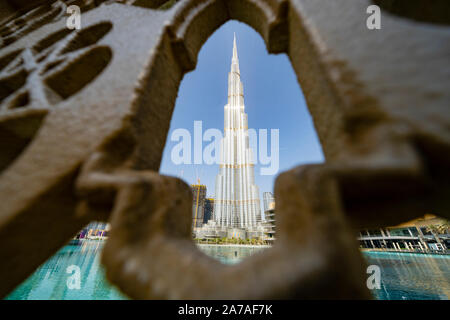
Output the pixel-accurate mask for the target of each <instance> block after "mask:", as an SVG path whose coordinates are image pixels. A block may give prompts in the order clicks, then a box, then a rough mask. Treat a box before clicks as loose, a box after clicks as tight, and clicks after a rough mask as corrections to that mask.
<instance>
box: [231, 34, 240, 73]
mask: <svg viewBox="0 0 450 320" xmlns="http://www.w3.org/2000/svg"><path fill="white" fill-rule="evenodd" d="M231 71H233V72H237V73H240V72H239V57H238V53H237V45H236V33H234V35H233V58H232V59H231Z"/></svg>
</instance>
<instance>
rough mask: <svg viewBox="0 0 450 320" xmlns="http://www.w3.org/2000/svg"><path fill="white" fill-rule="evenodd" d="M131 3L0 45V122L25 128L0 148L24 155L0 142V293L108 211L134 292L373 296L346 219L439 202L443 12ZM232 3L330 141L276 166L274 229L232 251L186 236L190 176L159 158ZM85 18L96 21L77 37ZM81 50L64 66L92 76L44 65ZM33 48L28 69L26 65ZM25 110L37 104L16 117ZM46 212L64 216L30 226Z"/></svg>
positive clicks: (210, 1)
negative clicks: (17, 141) (372, 24)
mask: <svg viewBox="0 0 450 320" xmlns="http://www.w3.org/2000/svg"><path fill="white" fill-rule="evenodd" d="M137 2H139V1H136V3H134V2H133V4H135V6H129V5H124V4H110V5H106V4H105V5H102V6H99V7H97V8H95V9H93V10H90V11H89V12H86V13H84V14H83V16H82V18H83V23H84V27H83V28H84V29H82V30H81V31H80V32H79V33H75V32H68V31H59V33H58V30H64V29H63V28H64V21H62V20H59V21H57V22H55V23H52V24H42V26H41V27H40V28H37V29H34V30H33V31H30V32H28V34H26V35H24V36H23V37H18V38H17V39H16V40H15V41H14V42H12V43H11V44H9V45H7V46H6V47H4V48H3V49H1V50H0V57H1V58H0V67H1V68H2V69H1V70H2V74H4V75H5V76H6V75H7V74H9V75H10V76H11V77H12V75H14V76H15V77H16V78H13V79H11V78H8V77H6V79H8V80H7V82H6V83H8V86H6V87H2V89H1V90H0V94H1V97H2V104H1V109H0V128H1V130H3V131H6V132H13V133H14V134H15V135H17V136H19V137H25V140H27V142H29V143H28V144H27V145H25V146H24V147H23V148H21V149H20V148H19V149H20V150H19V152H17V151H16V150H15V149H14V148H16V146H13V145H14V144H8V143H7V140H8V139H6V140H5V141H6V144H5V142H3V146H4V147H2V153H3V151H4V150H5V152H6V153H5V154H11V155H17V154H20V156H18V157H16V156H8V157H9V158H8V157H7V158H8V159H9V160H8V161H5V160H3V158H2V163H5V164H6V165H2V167H3V172H2V173H1V175H0V202H1V203H2V204H3V207H2V211H1V214H0V242H1V243H3V245H2V246H1V247H0V258H1V259H2V261H4V262H5V263H2V264H1V265H0V282H1V283H2V287H1V288H0V294H1V295H5V294H6V293H7V292H9V291H10V290H12V289H13V288H14V286H16V285H17V284H19V283H20V282H21V281H23V280H24V279H25V278H26V276H27V275H29V274H30V273H31V272H32V271H33V270H34V269H35V268H36V267H37V266H38V265H39V264H40V263H42V262H43V261H45V259H47V258H48V257H49V256H50V255H51V254H52V253H54V252H55V251H56V250H57V249H58V248H59V247H61V246H62V245H63V244H64V243H65V242H66V241H67V240H68V239H69V238H70V237H71V236H72V235H73V234H74V233H75V232H76V231H77V230H78V229H80V228H81V227H82V226H83V225H84V224H86V223H88V222H89V221H92V220H99V219H101V220H108V219H109V220H110V221H111V224H112V230H111V235H110V238H109V239H108V241H107V243H106V246H105V250H104V254H103V258H102V261H103V263H104V265H105V267H106V271H107V276H108V278H109V279H110V280H111V281H113V282H114V283H115V284H117V285H118V286H119V287H120V288H121V289H122V291H124V292H125V293H126V294H128V295H129V296H131V297H133V298H198V299H205V298H256V299H258V298H368V297H369V293H368V291H367V288H366V287H365V281H364V262H363V260H362V258H361V256H360V254H359V252H358V249H357V246H356V241H355V239H354V230H353V229H354V228H359V227H361V226H364V227H370V226H382V225H388V224H395V223H399V222H402V221H405V220H408V219H411V218H414V217H416V216H419V215H422V214H424V213H425V212H424V210H427V211H433V212H436V213H438V214H442V215H444V216H447V217H448V216H449V215H448V212H450V211H449V210H448V207H449V201H448V200H447V199H449V194H448V193H449V179H448V178H449V177H448V174H446V172H449V170H448V164H449V163H450V161H449V160H450V148H449V146H450V133H449V130H448V127H449V123H450V119H449V118H450V114H449V112H448V106H449V105H450V103H449V102H450V93H449V92H448V87H449V81H450V80H449V79H450V77H449V70H448V68H446V67H445V66H446V65H447V60H448V56H449V51H450V49H449V45H448V44H449V43H450V41H449V40H450V31H449V28H448V27H447V26H445V25H425V24H423V23H420V22H411V21H410V20H406V19H404V18H399V17H397V16H391V15H385V16H383V29H382V30H383V31H382V32H376V31H369V30H367V28H366V27H365V26H366V24H365V19H366V15H365V12H366V8H367V6H368V5H370V4H372V2H371V1H369V0H364V1H361V0H348V1H345V2H339V3H337V2H334V1H323V2H322V1H321V2H318V1H314V0H289V1H288V0H239V1H238V0H230V1H222V0H201V1H179V2H178V3H176V4H174V5H173V6H172V7H170V8H169V9H168V10H165V11H163V10H153V9H150V8H159V7H160V5H161V3H159V2H158V3H156V2H152V1H149V2H148V4H144V5H143V4H142V3H139V4H138V3H137ZM144 2H145V1H144ZM49 3H50V2H49ZM126 3H128V2H126ZM138 5H139V6H138ZM167 6H169V5H167ZM229 19H238V20H240V21H243V22H245V23H247V24H249V25H250V26H252V27H254V28H255V29H256V30H257V31H258V32H259V33H260V34H261V36H262V37H263V38H264V40H265V42H266V44H267V48H268V50H269V51H270V52H273V53H275V52H276V53H280V52H285V53H286V54H288V56H289V58H290V60H291V63H292V66H293V68H294V70H295V72H296V74H297V76H298V80H299V82H300V83H301V85H302V88H303V91H304V94H305V97H306V99H307V102H308V106H309V109H310V111H311V113H312V115H313V118H314V123H315V126H316V129H317V132H318V134H319V137H320V140H321V143H322V145H323V148H324V152H325V154H326V158H327V162H326V164H324V165H321V166H302V167H299V168H296V169H293V170H291V171H289V172H286V173H283V174H281V175H280V176H279V177H278V179H277V182H276V190H275V197H276V201H277V216H278V217H279V221H277V223H279V225H278V226H277V228H278V230H279V231H278V234H279V235H280V238H279V240H278V241H277V243H276V244H275V245H274V247H273V248H271V249H269V250H267V251H266V252H264V253H262V254H259V255H256V256H254V257H251V258H249V259H247V260H245V261H244V262H243V263H241V264H239V265H236V266H224V265H220V264H219V263H218V262H216V261H214V260H212V259H210V258H208V257H206V256H205V255H203V254H202V253H200V252H199V251H198V250H197V249H196V247H195V246H194V245H193V244H192V242H191V241H190V239H189V238H190V235H191V233H190V231H189V228H190V218H191V212H190V210H191V208H192V206H191V203H190V201H191V199H192V196H191V195H190V194H189V188H188V187H187V186H186V185H185V184H184V183H183V182H182V181H180V180H178V179H176V178H170V177H163V176H160V175H158V174H157V171H158V169H159V163H160V161H161V155H162V151H163V148H164V142H165V139H166V135H167V132H168V129H169V124H170V118H171V115H172V110H173V106H174V103H175V98H176V94H177V90H178V86H179V83H180V81H181V79H182V77H183V75H184V74H185V73H186V72H187V71H190V70H192V69H193V68H194V67H195V64H196V57H197V54H198V52H199V50H200V48H201V46H202V44H203V43H204V41H206V39H207V38H208V37H209V36H210V35H211V34H212V32H213V31H214V30H215V29H217V28H218V27H220V25H222V24H223V23H224V22H226V21H227V20H229ZM102 26H103V27H102ZM106 26H110V27H108V28H107V29H108V30H106ZM100 27H102V28H105V29H101V28H100ZM88 28H100V29H97V32H94V35H97V36H94V37H93V38H91V37H86V38H85V39H84V40H82V39H83V38H81V41H79V42H78V41H77V42H76V43H75V44H73V46H71V45H70V39H71V38H72V37H76V35H78V36H81V35H82V34H83V30H94V29H88ZM99 30H100V31H99ZM102 30H103V31H102ZM89 34H92V33H89ZM39 44H41V45H39ZM52 44H53V45H52ZM41 46H42V50H40V51H39V50H37V51H36V48H38V49H39V48H41ZM30 48H32V49H30ZM46 48H47V49H46ZM64 48H65V49H64ZM67 48H77V49H79V50H77V51H73V52H67V51H65V50H67ZM83 48H84V49H83ZM102 48H103V49H102ZM33 50H34V51H33ZM96 50H97V51H96ZM98 50H110V51H108V52H110V54H106V51H102V52H99V51H98ZM47 51H48V52H47ZM69 51H70V50H69ZM57 52H63V53H64V55H62V56H58V54H57ZM92 52H94V53H95V56H98V57H101V59H98V60H96V59H89V61H87V62H86V64H81V65H79V69H75V70H72V71H73V72H75V74H77V73H78V72H81V71H83V72H84V71H86V72H87V74H91V75H92V76H88V77H87V78H83V77H80V78H76V79H75V81H74V83H70V81H69V82H67V81H68V80H70V79H67V77H68V76H67V75H64V73H63V75H60V76H59V77H56V78H55V79H54V81H53V82H52V81H51V80H48V79H49V78H50V79H51V74H52V73H58V72H59V70H70V66H71V65H74V63H76V61H79V60H82V58H81V57H83V56H86V55H87V54H89V53H91V54H92ZM46 53H47V54H48V56H47V57H48V58H46V57H44V56H45V54H46ZM75 54H77V57H80V58H78V60H77V58H75V57H74V56H72V55H75ZM24 55H25V56H24ZM40 55H42V57H43V58H42V59H43V60H41V62H39V63H37V64H36V65H37V66H38V67H36V68H38V69H39V70H40V71H39V72H37V71H30V70H38V69H30V68H28V67H25V66H26V65H27V60H26V59H28V61H37V60H39V58H40V57H41V56H40ZM20 57H22V58H23V57H28V58H25V59H22V60H24V61H21V60H20ZM50 57H51V58H50ZM89 62H90V63H89ZM21 63H23V64H24V65H25V66H24V67H22V66H21ZM64 66H66V67H65V68H64ZM20 70H24V71H20ZM88 71H89V72H88ZM8 72H9V73H8ZM21 72H22V73H21ZM32 74H36V78H37V79H38V80H39V81H37V80H36V82H34V83H36V84H33V82H32V81H31V80H30V77H31V75H32ZM71 74H72V73H71ZM37 75H39V76H37ZM80 79H84V80H80ZM2 81H5V80H2ZM62 81H66V82H67V83H66V82H64V85H63V82H62ZM29 84H30V86H28V85H29ZM42 84H44V85H42ZM45 87H49V88H50V89H51V91H46V90H43V88H45ZM4 88H5V89H4ZM38 89H39V90H40V91H41V92H42V91H44V93H43V94H41V95H40V96H35V95H33V94H31V93H32V92H33V90H38ZM52 92H54V93H52ZM26 93H28V99H27V94H26ZM37 97H41V100H39V98H37ZM33 106H39V107H38V108H34V107H33ZM14 107H16V108H14ZM20 112H23V115H24V118H26V119H31V120H30V121H29V122H28V123H27V122H22V123H21V122H16V121H15V120H14V119H13V118H14V117H16V116H18V115H19V114H20ZM13 114H14V117H12V116H11V115H13ZM44 117H45V121H43V118H44ZM37 129H39V130H37ZM3 131H2V133H3ZM4 136H5V135H3V134H2V137H4ZM169 195H170V196H169ZM49 225H50V226H51V227H52V228H54V229H55V230H58V232H56V234H55V233H53V234H51V235H43V234H42V233H41V232H39V229H40V228H41V227H42V226H46V228H48V227H49ZM310 240H311V241H310ZM313 242H314V243H316V244H317V246H312V245H311V243H313ZM260 265H264V268H259V266H260ZM252 269H253V271H255V270H256V271H257V272H250V270H252ZM219 289H220V290H219Z"/></svg>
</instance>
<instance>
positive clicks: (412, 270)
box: [6, 240, 450, 300]
mask: <svg viewBox="0 0 450 320" xmlns="http://www.w3.org/2000/svg"><path fill="white" fill-rule="evenodd" d="M102 246H103V242H102V241H95V240H93V241H90V240H83V241H80V242H79V243H78V245H74V244H71V245H67V246H65V247H64V248H62V249H61V250H60V251H58V252H57V253H56V254H55V255H54V256H53V257H51V258H50V259H49V260H48V261H47V262H45V263H44V264H43V265H42V266H41V267H40V268H39V269H37V270H36V272H35V273H34V274H32V275H31V276H30V277H29V278H28V279H27V280H26V281H24V282H23V283H22V284H21V285H20V286H19V287H17V288H16V289H15V290H14V291H13V292H12V293H11V294H10V295H9V296H8V297H7V298H6V299H11V300H20V299H29V300H31V299H44V300H46V299H64V300H73V299H83V300H96V299H101V300H110V299H126V297H125V296H124V295H122V294H121V293H120V292H119V291H118V290H117V289H115V288H114V287H113V286H112V285H111V284H109V283H108V282H107V281H106V279H105V276H104V272H103V268H102V267H101V266H100V263H99V260H100V252H101V249H102ZM200 248H201V250H203V251H204V252H205V253H206V254H208V255H210V256H212V257H215V258H217V259H218V260H219V261H221V262H222V263H237V262H239V261H240V260H242V259H243V258H245V257H247V256H249V255H251V254H253V253H254V252H257V251H259V250H263V249H264V248H260V247H243V246H213V245H210V246H209V245H201V246H200ZM363 254H364V256H365V258H366V259H367V262H368V264H369V265H372V264H375V265H378V266H379V267H380V269H381V289H379V290H373V291H372V292H373V294H374V296H375V298H377V299H387V300H410V299H445V300H448V299H449V298H450V257H449V256H436V255H423V254H411V253H384V252H364V253H363ZM71 265H76V266H78V267H79V268H80V271H81V272H80V276H81V284H80V289H69V288H68V285H67V281H68V279H69V277H70V276H71V275H72V274H73V272H74V271H71V273H67V267H69V266H71Z"/></svg>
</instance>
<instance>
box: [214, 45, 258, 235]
mask: <svg viewBox="0 0 450 320" xmlns="http://www.w3.org/2000/svg"><path fill="white" fill-rule="evenodd" d="M244 109H245V106H244V89H243V86H242V82H241V76H240V71H239V60H238V54H237V48H236V36H235V37H234V42H233V58H232V59H231V71H230V73H229V74H228V103H227V104H226V105H225V111H224V113H225V115H224V137H223V139H222V141H221V148H220V168H219V173H218V175H217V177H216V192H215V193H216V199H215V201H214V215H215V220H216V223H217V224H218V225H219V226H224V227H234V228H251V227H255V226H256V225H257V223H258V222H260V221H261V209H260V202H259V190H258V187H257V186H256V185H255V176H254V164H253V162H252V159H253V154H252V150H251V149H250V147H249V136H248V122H247V114H246V113H245V112H244Z"/></svg>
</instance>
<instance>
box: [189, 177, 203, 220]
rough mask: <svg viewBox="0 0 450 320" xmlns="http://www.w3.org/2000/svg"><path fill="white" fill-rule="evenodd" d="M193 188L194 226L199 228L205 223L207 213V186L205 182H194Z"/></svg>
mask: <svg viewBox="0 0 450 320" xmlns="http://www.w3.org/2000/svg"><path fill="white" fill-rule="evenodd" d="M191 189H192V195H193V199H192V226H193V227H195V228H199V227H201V226H202V225H203V218H204V214H205V200H206V186H205V185H203V184H200V183H199V184H193V185H191Z"/></svg>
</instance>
